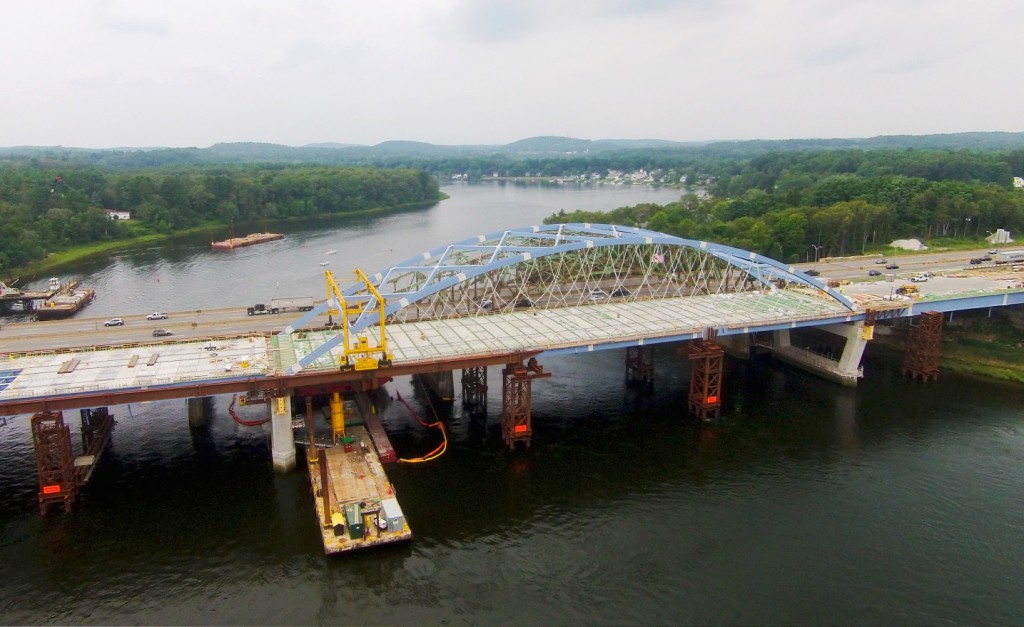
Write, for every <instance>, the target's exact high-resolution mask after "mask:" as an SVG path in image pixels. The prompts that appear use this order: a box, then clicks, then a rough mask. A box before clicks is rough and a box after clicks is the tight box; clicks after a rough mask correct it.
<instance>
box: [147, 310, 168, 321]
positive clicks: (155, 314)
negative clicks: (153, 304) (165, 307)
mask: <svg viewBox="0 0 1024 627" xmlns="http://www.w3.org/2000/svg"><path fill="white" fill-rule="evenodd" d="M166 319H167V314H165V313H160V312H159V311H154V312H153V313H151V314H149V315H147V316H146V320H166Z"/></svg>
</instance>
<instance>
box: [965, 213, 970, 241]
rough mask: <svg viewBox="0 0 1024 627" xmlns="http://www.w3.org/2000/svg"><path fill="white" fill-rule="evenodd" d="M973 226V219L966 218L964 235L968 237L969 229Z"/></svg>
mask: <svg viewBox="0 0 1024 627" xmlns="http://www.w3.org/2000/svg"><path fill="white" fill-rule="evenodd" d="M970 228H971V219H970V218H964V237H967V231H968V230H970Z"/></svg>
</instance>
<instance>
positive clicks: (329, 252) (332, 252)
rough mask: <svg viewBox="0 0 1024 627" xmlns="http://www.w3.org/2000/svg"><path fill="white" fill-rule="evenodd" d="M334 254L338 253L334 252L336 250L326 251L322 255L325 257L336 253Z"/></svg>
mask: <svg viewBox="0 0 1024 627" xmlns="http://www.w3.org/2000/svg"><path fill="white" fill-rule="evenodd" d="M336 252H338V251H336V250H328V251H327V252H326V253H324V254H325V255H333V254H334V253H336Z"/></svg>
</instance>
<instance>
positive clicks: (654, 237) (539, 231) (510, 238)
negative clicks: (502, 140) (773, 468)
mask: <svg viewBox="0 0 1024 627" xmlns="http://www.w3.org/2000/svg"><path fill="white" fill-rule="evenodd" d="M369 282H370V283H372V286H373V288H374V289H373V290H371V289H369V288H368V285H367V284H365V283H362V282H354V283H352V284H351V285H348V286H347V287H346V288H344V290H342V295H343V298H344V301H345V303H346V306H345V307H342V306H340V305H341V304H340V302H338V298H337V297H332V298H331V299H329V300H328V301H327V302H326V303H324V304H322V305H320V306H318V307H317V308H315V309H314V310H313V311H311V312H310V313H309V314H307V315H305V316H303V317H302V318H300V319H299V320H297V321H296V322H295V323H293V324H292V325H290V326H288V327H286V328H285V329H284V330H283V331H282V332H283V333H291V332H293V331H294V330H295V329H299V328H302V327H303V326H305V325H307V324H309V323H310V322H312V321H313V320H314V319H315V318H316V317H318V316H320V315H321V314H323V313H324V312H325V311H327V310H331V311H344V312H347V313H346V315H344V316H342V318H343V319H339V320H336V321H335V322H337V323H338V324H347V325H348V334H349V335H352V334H359V333H361V332H363V331H364V330H365V329H367V328H368V327H370V326H371V325H373V324H376V323H379V321H380V315H379V314H380V310H379V308H378V306H377V300H376V298H375V296H374V294H373V291H377V292H379V294H380V295H381V296H382V297H383V298H384V301H385V303H386V305H385V308H384V316H385V318H386V324H392V323H402V322H412V321H418V320H431V319H434V320H436V319H445V318H454V317H467V316H484V315H493V314H497V313H504V312H510V311H515V310H524V309H530V308H541V309H543V308H566V307H584V306H592V305H598V304H601V303H604V302H609V301H613V300H614V301H619V302H631V301H637V300H651V299H659V298H696V297H700V296H707V295H713V294H726V293H737V292H750V291H763V292H769V291H775V290H779V289H802V290H809V291H812V292H814V293H817V294H819V295H821V296H822V297H824V298H828V299H834V300H835V301H838V302H839V303H840V304H842V305H843V306H844V307H845V308H847V309H848V310H849V311H851V312H853V311H855V310H856V306H855V305H854V304H853V303H852V302H851V301H850V300H849V299H847V298H846V297H845V296H843V295H842V294H840V293H839V292H837V291H836V290H834V289H832V288H829V287H827V286H825V285H824V284H822V283H821V282H820V281H818V280H817V279H814V278H812V277H810V276H808V275H806V274H804V273H803V272H800V271H798V270H797V269H795V268H793V267H792V266H788V265H786V264H783V263H780V262H778V261H776V260H774V259H771V258H769V257H765V256H763V255H758V254H756V253H752V252H749V251H746V250H742V249H739V248H733V247H731V246H723V245H721V244H714V243H711V242H702V241H697V240H691V239H685V238H680V237H675V236H672V235H666V234H664V233H658V232H656V231H650V230H646V229H640V228H633V227H625V226H616V225H611V224H551V225H544V226H531V227H526V228H520V229H510V230H506V231H498V232H494V233H489V234H486V235H479V236H477V237H473V238H469V239H465V240H462V241H460V242H455V243H453V244H448V245H446V246H441V247H439V248H435V249H433V250H430V251H427V252H425V253H422V254H420V255H417V256H416V257H411V258H409V259H406V260H404V261H402V262H400V263H398V264H396V265H394V266H392V267H391V268H388V269H386V270H384V271H382V272H379V273H377V274H375V275H372V276H370V277H369ZM340 338H341V336H339V337H338V338H336V339H335V340H332V341H331V342H328V343H326V344H324V345H323V346H321V347H319V348H318V349H316V350H315V351H314V352H313V353H310V355H308V356H307V357H305V358H304V359H302V360H300V361H299V363H297V364H296V365H295V366H294V367H293V371H296V372H297V371H299V370H301V369H302V368H304V367H305V366H306V365H308V364H310V363H313V362H314V361H315V360H316V359H317V358H318V357H319V356H320V355H323V354H324V353H325V352H327V351H329V350H331V349H332V348H334V347H335V345H336V344H337V343H338V342H340V341H342V340H341V339H340Z"/></svg>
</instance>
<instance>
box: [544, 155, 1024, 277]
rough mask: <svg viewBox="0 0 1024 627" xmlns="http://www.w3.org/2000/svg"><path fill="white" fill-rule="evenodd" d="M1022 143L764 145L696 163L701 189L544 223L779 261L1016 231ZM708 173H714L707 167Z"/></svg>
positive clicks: (1022, 208)
mask: <svg viewBox="0 0 1024 627" xmlns="http://www.w3.org/2000/svg"><path fill="white" fill-rule="evenodd" d="M1022 168H1024V152H1022V151H1015V152H1011V153H1006V154H1000V153H975V152H968V151H958V152H952V151H920V150H898V151H870V152H866V151H851V150H844V151H825V152H814V153H803V152H800V153H769V154H767V155H763V156H759V157H756V158H753V159H747V160H735V161H723V162H719V163H716V164H714V165H713V166H712V167H707V168H706V169H703V170H699V171H701V172H703V173H704V174H702V175H701V176H703V177H704V178H703V181H704V182H705V183H706V186H707V187H706V190H705V191H708V192H710V195H707V196H705V197H703V198H699V197H698V196H697V195H688V196H685V197H684V198H683V199H682V200H681V201H680V202H678V203H671V204H669V205H666V206H658V205H638V206H636V207H626V208H622V209H617V210H615V211H612V212H608V213H599V212H580V211H578V212H569V213H566V212H562V213H559V214H558V215H555V216H551V217H550V218H548V219H547V222H549V223H552V222H611V223H615V224H625V225H631V226H646V227H648V228H651V229H653V230H656V231H662V232H665V233H669V234H672V235H678V236H680V237H686V238H691V239H697V240H708V241H714V242H719V243H723V244H730V245H733V246H737V247H740V248H744V249H747V250H751V251H754V252H758V253H762V254H766V255H768V256H770V257H774V258H776V259H780V260H783V261H790V262H793V261H803V260H805V259H807V258H808V257H810V256H813V255H814V254H815V253H814V252H812V251H814V250H815V247H817V252H818V253H819V254H820V255H821V256H827V255H850V254H859V253H862V252H865V251H867V250H870V249H872V248H874V249H876V250H877V249H878V248H879V247H882V248H884V246H885V245H887V244H888V242H890V241H892V240H893V239H897V238H908V237H916V238H920V239H922V240H927V241H931V242H934V243H941V242H942V240H944V239H945V240H947V241H948V240H961V241H962V240H972V241H977V242H979V243H980V242H981V240H982V238H983V237H985V236H986V235H987V234H988V233H989V232H991V231H995V230H996V229H999V228H1002V229H1007V230H1009V231H1011V232H1014V233H1022V232H1024V190H1021V189H1015V188H1013V186H1012V185H1011V180H1012V177H1011V173H1019V172H1021V171H1022ZM709 172H713V174H710V173H709Z"/></svg>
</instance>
